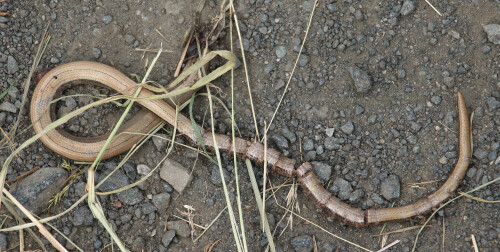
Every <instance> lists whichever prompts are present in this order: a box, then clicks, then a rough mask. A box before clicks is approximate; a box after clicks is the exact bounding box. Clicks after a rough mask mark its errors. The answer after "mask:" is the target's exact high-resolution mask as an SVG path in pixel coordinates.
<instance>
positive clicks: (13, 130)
mask: <svg viewBox="0 0 500 252" xmlns="http://www.w3.org/2000/svg"><path fill="white" fill-rule="evenodd" d="M49 26H50V22H49V24H47V27H45V31H44V32H43V35H42V42H41V43H40V45H39V46H38V50H37V51H36V54H35V60H34V61H33V64H32V65H31V68H30V71H29V73H28V76H27V77H26V79H25V81H24V85H23V89H24V92H23V97H22V99H21V101H22V102H21V107H20V108H19V113H18V114H17V120H16V123H14V125H13V126H12V128H11V130H10V132H9V135H10V137H13V136H14V135H15V134H16V130H17V126H19V122H20V120H21V118H22V116H21V115H22V114H23V112H24V105H25V104H26V101H27V98H28V91H29V89H30V88H29V86H30V83H31V77H32V76H33V73H35V71H36V68H37V67H38V64H39V63H40V60H41V59H42V55H43V53H44V52H45V49H46V48H47V45H48V44H49V41H50V38H51V37H52V35H50V34H48V32H47V31H48V29H49ZM2 181H3V180H2ZM0 188H3V184H2V183H0Z"/></svg>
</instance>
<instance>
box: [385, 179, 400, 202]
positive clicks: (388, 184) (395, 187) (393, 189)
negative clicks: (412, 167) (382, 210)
mask: <svg viewBox="0 0 500 252" xmlns="http://www.w3.org/2000/svg"><path fill="white" fill-rule="evenodd" d="M380 194H382V196H384V198H385V199H386V200H391V199H397V198H399V196H400V195H401V184H400V182H399V178H398V177H397V176H396V175H389V176H388V177H387V178H385V179H384V180H383V181H382V183H381V185H380Z"/></svg>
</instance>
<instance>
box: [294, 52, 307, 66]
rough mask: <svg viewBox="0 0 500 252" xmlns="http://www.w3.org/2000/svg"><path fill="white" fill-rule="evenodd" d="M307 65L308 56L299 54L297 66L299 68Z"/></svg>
mask: <svg viewBox="0 0 500 252" xmlns="http://www.w3.org/2000/svg"><path fill="white" fill-rule="evenodd" d="M307 63H309V56H307V55H305V54H300V56H299V61H298V62H297V65H299V66H300V67H304V66H306V65H307Z"/></svg>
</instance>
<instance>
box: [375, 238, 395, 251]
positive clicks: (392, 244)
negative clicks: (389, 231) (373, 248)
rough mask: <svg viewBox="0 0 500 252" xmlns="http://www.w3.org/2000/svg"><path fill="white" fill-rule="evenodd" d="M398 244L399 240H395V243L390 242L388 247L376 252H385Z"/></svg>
mask: <svg viewBox="0 0 500 252" xmlns="http://www.w3.org/2000/svg"><path fill="white" fill-rule="evenodd" d="M399 242H400V240H395V241H393V242H391V243H390V244H389V245H387V246H385V247H383V248H381V249H380V250H377V252H382V251H386V250H387V249H389V248H390V247H392V246H394V245H396V244H398V243H399Z"/></svg>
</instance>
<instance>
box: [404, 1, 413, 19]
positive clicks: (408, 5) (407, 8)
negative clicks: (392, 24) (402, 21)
mask: <svg viewBox="0 0 500 252" xmlns="http://www.w3.org/2000/svg"><path fill="white" fill-rule="evenodd" d="M413 10H415V4H414V3H413V1H411V0H406V1H404V2H403V6H401V15H403V16H406V15H408V14H410V13H412V12H413Z"/></svg>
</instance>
